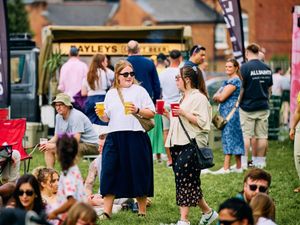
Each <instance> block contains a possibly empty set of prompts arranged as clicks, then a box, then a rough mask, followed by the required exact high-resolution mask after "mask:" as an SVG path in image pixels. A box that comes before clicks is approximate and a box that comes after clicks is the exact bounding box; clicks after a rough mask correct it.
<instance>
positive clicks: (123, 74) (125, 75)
mask: <svg viewBox="0 0 300 225" xmlns="http://www.w3.org/2000/svg"><path fill="white" fill-rule="evenodd" d="M120 75H122V76H123V77H128V76H129V75H130V76H131V77H134V76H135V72H125V73H120Z"/></svg>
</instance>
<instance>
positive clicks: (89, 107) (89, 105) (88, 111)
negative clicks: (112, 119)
mask: <svg viewBox="0 0 300 225" xmlns="http://www.w3.org/2000/svg"><path fill="white" fill-rule="evenodd" d="M104 98H105V95H92V96H88V97H87V100H86V102H85V105H84V114H85V115H86V116H87V117H88V118H89V119H90V121H91V122H92V123H94V124H98V125H107V123H105V122H103V121H101V120H100V119H99V117H98V116H97V114H96V112H95V105H96V102H103V101H104Z"/></svg>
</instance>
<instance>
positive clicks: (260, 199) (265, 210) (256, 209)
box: [250, 193, 275, 224]
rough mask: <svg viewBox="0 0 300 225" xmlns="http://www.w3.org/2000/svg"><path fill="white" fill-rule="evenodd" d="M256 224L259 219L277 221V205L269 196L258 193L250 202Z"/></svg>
mask: <svg viewBox="0 0 300 225" xmlns="http://www.w3.org/2000/svg"><path fill="white" fill-rule="evenodd" d="M250 207H251V208H252V212H253V217H254V222H255V224H256V223H257V221H258V219H259V217H265V218H267V219H271V220H273V221H275V204H274V202H273V200H272V199H271V198H270V196H269V195H267V194H265V193H257V195H255V196H254V197H253V198H252V199H251V202H250Z"/></svg>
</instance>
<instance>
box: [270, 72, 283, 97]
mask: <svg viewBox="0 0 300 225" xmlns="http://www.w3.org/2000/svg"><path fill="white" fill-rule="evenodd" d="M272 78H273V86H272V95H275V96H281V95H282V76H281V75H280V74H278V73H274V74H273V77H272Z"/></svg>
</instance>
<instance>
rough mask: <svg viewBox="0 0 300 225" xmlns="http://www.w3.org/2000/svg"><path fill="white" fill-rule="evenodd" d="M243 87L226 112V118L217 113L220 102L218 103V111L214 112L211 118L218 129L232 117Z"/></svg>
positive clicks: (221, 128)
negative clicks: (232, 105) (229, 109)
mask: <svg viewBox="0 0 300 225" xmlns="http://www.w3.org/2000/svg"><path fill="white" fill-rule="evenodd" d="M243 91H244V90H243V89H242V90H241V92H240V95H239V97H238V99H237V100H236V103H235V104H234V107H233V108H232V109H231V111H230V112H229V113H228V115H227V116H226V118H224V117H223V116H221V115H220V113H219V108H220V104H219V105H218V113H216V114H215V115H214V117H213V118H212V123H213V125H214V126H215V127H216V128H217V129H219V130H223V129H224V127H225V125H226V124H227V123H228V121H229V120H230V119H231V118H232V116H233V114H234V113H235V110H236V109H237V108H238V107H239V103H240V99H241V97H242V95H243Z"/></svg>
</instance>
